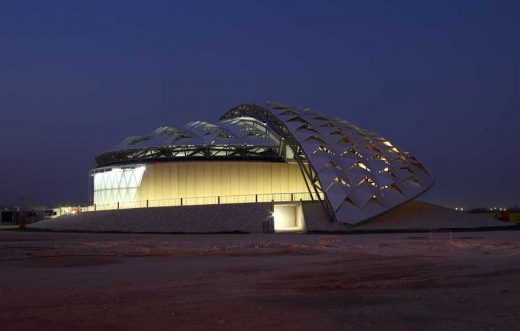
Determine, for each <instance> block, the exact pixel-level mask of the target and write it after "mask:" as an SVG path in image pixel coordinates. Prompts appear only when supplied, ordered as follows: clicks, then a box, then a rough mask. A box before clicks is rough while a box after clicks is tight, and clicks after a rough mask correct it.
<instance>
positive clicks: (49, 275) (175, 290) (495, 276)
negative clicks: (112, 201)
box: [0, 231, 520, 331]
mask: <svg viewBox="0 0 520 331" xmlns="http://www.w3.org/2000/svg"><path fill="white" fill-rule="evenodd" d="M0 245H1V249H0V265H1V266H2V268H1V271H0V311H1V314H0V330H4V331H7V330H92V329H96V330H113V329H116V330H117V329H119V330H173V329H176V330H181V329H182V330H206V329H212V330H263V329H269V330H273V329H282V330H322V329H323V330H360V329H369V330H463V329H465V330H512V329H514V328H515V327H516V326H518V325H520V299H519V298H520V295H519V294H520V267H519V265H520V232H519V231H487V232H455V233H450V232H443V233H435V232H434V233H431V234H430V233H420V234H413V233H401V234H357V235H353V234H350V235H318V234H315V235H298V234H294V235H261V234H258V235H251V234H250V235H238V234H236V235H232V234H228V235H224V234H222V235H157V234H156V235H146V234H133V235H132V234H87V233H81V234H75V233H44V232H12V231H0Z"/></svg>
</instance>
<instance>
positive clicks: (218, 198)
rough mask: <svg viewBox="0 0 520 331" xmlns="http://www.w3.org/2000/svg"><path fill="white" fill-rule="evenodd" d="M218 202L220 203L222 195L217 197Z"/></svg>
mask: <svg viewBox="0 0 520 331" xmlns="http://www.w3.org/2000/svg"><path fill="white" fill-rule="evenodd" d="M217 204H219V205H220V195H219V196H218V197H217Z"/></svg>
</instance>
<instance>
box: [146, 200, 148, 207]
mask: <svg viewBox="0 0 520 331" xmlns="http://www.w3.org/2000/svg"><path fill="white" fill-rule="evenodd" d="M146 208H148V199H146Z"/></svg>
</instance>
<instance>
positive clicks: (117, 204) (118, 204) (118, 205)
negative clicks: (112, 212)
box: [117, 201, 119, 210]
mask: <svg viewBox="0 0 520 331" xmlns="http://www.w3.org/2000/svg"><path fill="white" fill-rule="evenodd" d="M117 210H119V201H118V202H117Z"/></svg>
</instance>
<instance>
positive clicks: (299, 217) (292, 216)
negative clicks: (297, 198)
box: [273, 203, 305, 232]
mask: <svg viewBox="0 0 520 331" xmlns="http://www.w3.org/2000/svg"><path fill="white" fill-rule="evenodd" d="M273 218H274V232H305V220H304V218H303V209H302V205H301V204H300V203H293V204H276V205H274V215H273Z"/></svg>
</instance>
